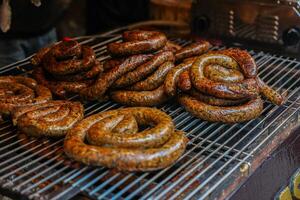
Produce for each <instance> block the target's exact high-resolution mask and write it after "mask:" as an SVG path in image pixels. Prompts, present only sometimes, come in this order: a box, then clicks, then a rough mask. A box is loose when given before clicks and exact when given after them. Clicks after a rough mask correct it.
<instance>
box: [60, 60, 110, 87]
mask: <svg viewBox="0 0 300 200" xmlns="http://www.w3.org/2000/svg"><path fill="white" fill-rule="evenodd" d="M103 71H104V69H103V65H102V64H101V63H100V62H99V61H95V64H94V65H93V67H92V68H91V69H89V70H88V71H86V72H79V73H77V74H69V75H55V77H54V78H55V79H56V80H59V81H65V80H67V81H68V82H73V81H84V80H88V79H92V78H95V77H96V76H98V75H99V74H100V73H102V72H103Z"/></svg>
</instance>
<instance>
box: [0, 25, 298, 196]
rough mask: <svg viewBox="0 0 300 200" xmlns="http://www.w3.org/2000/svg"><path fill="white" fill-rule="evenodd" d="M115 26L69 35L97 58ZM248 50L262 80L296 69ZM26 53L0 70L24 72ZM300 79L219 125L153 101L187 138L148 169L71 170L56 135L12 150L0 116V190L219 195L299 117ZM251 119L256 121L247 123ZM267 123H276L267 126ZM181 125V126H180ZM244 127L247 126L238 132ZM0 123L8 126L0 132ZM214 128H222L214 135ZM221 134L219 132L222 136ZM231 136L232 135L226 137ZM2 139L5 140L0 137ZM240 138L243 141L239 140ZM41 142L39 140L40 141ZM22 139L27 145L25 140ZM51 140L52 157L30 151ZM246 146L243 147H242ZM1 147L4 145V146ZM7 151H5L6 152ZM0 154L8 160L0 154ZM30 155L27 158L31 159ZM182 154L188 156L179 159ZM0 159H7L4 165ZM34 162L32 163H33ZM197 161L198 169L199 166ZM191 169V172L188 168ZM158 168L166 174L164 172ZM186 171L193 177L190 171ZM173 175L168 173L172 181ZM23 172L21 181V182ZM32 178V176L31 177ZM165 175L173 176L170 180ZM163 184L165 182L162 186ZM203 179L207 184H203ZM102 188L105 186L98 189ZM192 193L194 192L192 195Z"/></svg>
mask: <svg viewBox="0 0 300 200" xmlns="http://www.w3.org/2000/svg"><path fill="white" fill-rule="evenodd" d="M121 30H122V29H119V30H116V31H113V32H109V33H106V34H102V35H99V36H92V37H78V38H76V39H77V40H79V41H81V42H82V43H85V44H88V45H90V44H94V46H92V47H93V48H96V55H97V58H98V60H100V61H102V60H105V59H107V58H108V57H107V56H103V55H104V54H105V45H106V44H107V43H109V42H112V41H120V38H121V36H120V35H119V34H118V33H120V31H121ZM174 41H175V42H177V43H180V44H183V45H186V44H188V43H190V42H191V41H186V40H182V39H174ZM213 48H214V49H222V48H225V47H224V46H221V47H216V46H215V47H213ZM249 52H250V53H251V54H252V56H253V57H254V58H255V60H256V62H257V64H258V67H259V68H260V70H259V74H260V75H261V78H262V79H264V80H266V82H267V83H269V84H270V85H271V86H273V85H275V86H279V85H281V87H279V88H278V89H282V88H283V86H284V85H282V84H281V83H282V81H283V83H284V84H287V83H289V82H291V81H293V80H294V78H295V77H297V75H299V73H300V62H299V61H298V60H296V59H293V58H289V57H283V56H278V55H271V54H269V53H265V52H262V51H260V52H254V51H252V50H250V51H249ZM29 58H30V57H29ZM29 58H27V59H25V60H23V61H19V62H17V63H14V64H11V65H7V66H5V67H4V68H2V69H1V70H0V74H1V75H2V74H3V75H8V74H14V73H28V72H30V65H29ZM27 67H28V69H27ZM293 70H295V73H294V74H291V72H294V71H293ZM275 71H277V72H275ZM283 72H285V73H286V75H282V76H279V77H278V75H276V73H281V74H282V73H283ZM274 73H275V75H274ZM281 74H279V75H281ZM287 75H290V76H289V78H287V79H288V80H285V81H284V80H283V79H286V77H285V76H287ZM268 77H269V78H268ZM276 77H278V79H277V80H275V78H276ZM266 78H268V79H266ZM299 86H300V79H299V80H298V81H295V82H293V83H291V85H289V86H288V87H285V89H286V90H285V91H288V93H289V98H288V101H287V102H286V103H285V104H284V105H283V106H281V107H278V106H275V105H272V104H270V103H268V102H267V103H266V105H265V108H264V111H265V112H264V114H263V116H264V117H263V120H261V121H260V120H259V119H257V120H252V121H250V122H246V123H242V124H235V125H224V124H218V123H208V122H204V121H201V120H199V119H196V118H194V117H192V116H191V115H190V114H188V113H186V112H184V111H183V107H181V106H178V105H177V104H174V103H167V104H165V105H163V106H161V107H159V108H160V109H162V110H164V111H165V112H167V113H168V114H170V115H171V116H172V118H173V121H174V122H175V124H176V127H177V128H179V129H181V130H188V132H187V135H188V137H189V138H190V139H191V142H190V143H189V145H188V149H187V151H186V152H185V154H184V156H183V157H181V158H180V160H179V162H177V164H176V165H174V166H173V167H171V168H167V169H164V170H160V171H158V172H151V173H125V175H124V173H118V172H115V171H113V170H107V169H104V168H92V167H87V166H80V168H79V169H76V168H75V169H72V168H70V166H67V165H63V162H64V159H65V156H64V155H63V154H62V152H60V153H61V154H57V155H56V154H55V152H56V151H58V150H61V145H62V141H63V139H60V140H58V141H54V142H53V141H52V142H51V141H50V142H49V141H48V140H46V139H45V140H43V141H45V142H42V143H41V142H39V143H40V145H39V144H37V145H35V146H33V147H30V149H29V150H25V151H23V152H21V153H20V151H19V150H22V148H24V145H22V146H20V144H19V149H17V150H16V149H14V150H10V151H8V150H9V149H10V148H11V147H14V146H15V145H18V142H19V141H14V138H16V137H17V133H16V131H15V128H13V129H10V128H11V125H10V123H8V122H4V123H2V124H0V153H1V154H0V188H1V189H0V191H1V192H3V194H7V195H9V196H13V197H18V198H19V197H22V198H28V199H69V198H71V197H73V196H75V195H76V194H78V193H80V192H83V193H84V194H85V195H87V196H89V197H91V198H94V199H97V198H98V199H110V198H114V199H123V198H126V199H131V198H137V197H139V198H141V199H146V198H149V197H152V198H153V197H155V198H156V199H160V198H166V197H168V196H166V195H168V194H169V193H168V192H169V191H170V190H172V189H174V188H176V187H180V189H179V190H177V192H173V193H172V192H171V196H170V199H174V198H178V197H179V196H178V195H182V193H181V194H179V193H180V191H183V192H184V190H185V189H186V188H187V189H188V192H185V193H186V194H187V195H186V196H183V197H184V198H186V199H189V198H192V197H193V198H197V199H204V198H214V197H219V198H222V197H221V196H220V195H221V193H224V194H228V193H230V191H232V189H233V188H234V187H236V186H237V185H239V184H240V183H241V181H242V180H243V179H244V178H245V177H247V176H248V175H249V173H251V171H253V170H255V168H256V167H257V166H258V165H259V163H260V162H258V161H257V160H260V159H262V158H263V157H265V156H266V155H265V154H266V153H270V152H271V151H272V150H273V149H274V148H275V147H276V146H277V145H276V144H278V143H279V138H281V139H282V138H285V137H287V136H288V134H289V132H290V131H289V130H290V129H291V128H292V127H294V126H295V125H296V124H299V119H298V118H299V116H298V115H299V107H300V106H299V105H300V100H299V97H300V87H299ZM76 98H77V96H73V97H71V98H70V99H76ZM118 107H121V105H118V104H116V103H112V102H105V103H95V102H94V103H87V104H86V105H85V108H86V110H85V111H86V114H87V115H90V114H94V113H97V112H100V111H104V110H108V109H112V108H118ZM260 119H261V118H260ZM255 122H257V123H258V124H256V125H254V123H255ZM274 122H277V123H278V124H275V125H274V124H273V123H274ZM185 124H188V125H186V126H184V125H185ZM182 126H184V128H185V129H182V128H183V127H182ZM245 129H248V130H246V131H245ZM3 130H4V131H6V130H7V131H6V132H4V133H2V131H3ZM221 131H224V132H223V133H222V134H220V133H221ZM251 134H252V135H251ZM10 135H11V136H10ZM236 136H241V137H242V138H243V139H237V138H235V137H236ZM3 138H4V139H3ZM223 138H225V141H224V139H223ZM232 140H237V141H235V142H232ZM7 142H9V143H8V144H5V143H7ZM241 142H242V143H246V144H244V145H243V144H241ZM254 142H255V143H254ZM34 143H36V142H34V140H31V141H30V144H34ZM48 143H49V144H48ZM56 143H57V144H56ZM193 143H194V144H193ZM272 143H273V144H272ZM43 144H46V145H45V146H44V147H43ZM250 145H252V146H253V147H251V146H250ZM270 145H271V146H270ZM272 145H273V146H272ZM25 146H29V143H27V145H25ZM51 146H54V150H51V151H50V152H48V154H49V155H50V156H51V155H53V157H52V158H50V159H49V158H48V157H47V156H45V155H44V156H40V155H38V153H37V152H39V151H44V149H49V148H50V147H51ZM248 146H250V147H249V149H248V150H246V147H248ZM5 149H7V150H6V151H5ZM50 149H51V148H50ZM36 150H37V151H36ZM193 151H195V152H193ZM262 151H265V153H263V154H264V155H259V154H262V153H261V152H262ZM26 154H30V155H29V156H31V157H28V156H26V157H22V156H23V155H26ZM188 154H192V157H191V158H189V156H190V155H188ZM9 155H11V156H10V157H9V158H7V156H9ZM12 156H13V157H12ZM56 157H57V158H58V157H62V158H63V160H60V161H57V160H56ZM3 158H7V159H6V160H2V159H3ZM17 158H21V160H16V159H17ZM29 158H32V159H31V160H30V159H29ZM22 159H23V160H22ZM185 159H187V161H186V162H185ZM10 160H11V161H14V160H16V162H13V163H10ZM23 161H24V162H23ZM18 162H20V164H21V165H18ZM255 162H257V163H255ZM6 163H8V164H9V163H10V164H9V165H6ZM22 163H24V164H22ZM35 163H37V165H36V164H35ZM71 163H75V162H71ZM33 164H34V165H33ZM190 164H191V165H190ZM3 166H5V168H3ZM30 166H32V168H29V169H27V167H30ZM33 166H34V167H33ZM203 166H204V169H203V170H204V171H201V170H202V168H203ZM177 167H178V168H177ZM247 167H248V169H247ZM18 168H21V169H23V170H24V171H25V173H21V174H17V173H16V172H18V171H19V169H18ZM174 168H175V169H174ZM184 168H188V171H184V170H186V169H184ZM244 168H245V169H246V171H245V170H244ZM35 170H42V171H40V172H39V171H37V173H33V174H35V175H33V177H31V178H30V179H28V178H29V177H28V178H27V179H26V177H27V175H30V174H31V173H32V172H35ZM4 172H7V173H4ZM192 172H195V173H194V174H193V173H192ZM220 172H221V173H222V172H223V173H224V172H225V174H224V175H223V176H220V175H219V173H220ZM43 174H45V175H43ZM41 175H43V176H41ZM108 175H110V176H108ZM165 175H167V176H166V177H164V176H165ZM191 175H194V176H193V177H191ZM105 176H108V178H107V179H105V180H104V179H103V178H104V177H105ZM122 176H124V177H125V178H124V177H123V178H122V179H121V181H119V182H117V183H114V182H113V181H114V180H116V179H118V178H119V177H122ZM177 176H179V177H177ZM56 177H57V178H56ZM78 177H80V178H78ZM162 177H163V178H162ZM174 177H175V180H172V179H174ZM185 177H188V180H184V178H185ZM23 178H24V180H23V181H21V180H22V179H23ZM132 178H133V179H132ZM176 178H177V179H176ZM33 179H34V181H33V182H36V183H30V182H32V180H33ZM35 179H37V181H36V180H35ZM131 179H132V181H131V182H130V183H126V181H128V180H131ZM170 179H171V180H172V181H170ZM196 179H198V180H196ZM215 179H217V180H215ZM103 180H104V181H103ZM155 180H157V181H156V182H157V183H156V185H155V184H154V186H153V182H154V181H155ZM194 180H195V181H194ZM200 180H201V181H200ZM45 181H49V183H48V182H46V186H45V187H42V189H41V188H39V187H38V190H37V191H32V190H31V189H34V188H36V187H35V186H37V185H40V184H44V182H45ZM140 182H142V185H140ZM17 183H18V184H17ZM27 183H28V186H27ZM29 183H30V184H29ZM124 183H126V184H125V187H124V188H123V189H119V191H118V192H117V193H115V194H113V193H112V192H113V191H114V190H115V189H117V188H118V187H119V186H121V185H123V184H124ZM194 183H199V184H198V185H196V186H193V187H191V188H188V187H189V186H191V185H194ZM135 185H139V186H138V189H134V186H135ZM164 185H167V187H165V186H164ZM207 185H209V186H210V187H209V188H207V187H206V186H207ZM150 186H151V187H150ZM152 186H153V187H154V188H153V187H152ZM55 187H58V188H57V191H54V192H53V191H52V192H51V189H53V188H55ZM130 188H131V189H132V190H133V191H132V192H128V191H129V189H130ZM102 189H105V191H103V190H102ZM49 190H50V192H49ZM144 191H147V193H144V194H143V195H140V194H141V193H143V192H144ZM126 192H127V193H129V195H127V196H124V194H126ZM194 194H195V196H193V195H194ZM122 195H123V196H122Z"/></svg>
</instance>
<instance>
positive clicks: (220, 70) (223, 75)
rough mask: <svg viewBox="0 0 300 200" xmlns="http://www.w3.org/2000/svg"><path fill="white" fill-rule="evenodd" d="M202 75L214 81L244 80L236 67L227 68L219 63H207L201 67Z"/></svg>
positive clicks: (231, 81)
mask: <svg viewBox="0 0 300 200" xmlns="http://www.w3.org/2000/svg"><path fill="white" fill-rule="evenodd" d="M203 73H204V76H205V77H206V78H208V79H210V80H212V81H216V82H227V83H234V82H241V81H243V80H244V75H243V74H242V73H241V72H240V71H238V70H236V69H228V68H225V67H222V66H220V65H216V64H212V65H207V66H205V67H204V69H203Z"/></svg>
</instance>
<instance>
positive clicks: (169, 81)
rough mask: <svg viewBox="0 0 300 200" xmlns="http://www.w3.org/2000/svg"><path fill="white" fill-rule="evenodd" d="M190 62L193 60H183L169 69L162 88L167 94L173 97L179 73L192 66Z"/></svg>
mask: <svg viewBox="0 0 300 200" xmlns="http://www.w3.org/2000/svg"><path fill="white" fill-rule="evenodd" d="M192 64H193V61H189V62H184V63H181V64H179V65H177V66H176V67H174V68H173V69H171V70H170V72H169V73H168V74H167V76H166V79H165V82H164V90H165V93H166V94H167V95H168V96H170V97H173V96H175V95H176V93H177V82H178V78H179V75H180V74H181V73H182V72H183V71H185V70H187V69H189V68H190V67H191V66H192Z"/></svg>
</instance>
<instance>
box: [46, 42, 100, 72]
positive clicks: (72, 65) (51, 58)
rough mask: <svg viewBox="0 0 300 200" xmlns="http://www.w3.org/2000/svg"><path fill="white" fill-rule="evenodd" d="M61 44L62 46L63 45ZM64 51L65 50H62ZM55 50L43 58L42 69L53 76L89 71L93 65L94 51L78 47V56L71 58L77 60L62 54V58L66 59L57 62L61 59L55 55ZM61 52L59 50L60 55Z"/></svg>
mask: <svg viewBox="0 0 300 200" xmlns="http://www.w3.org/2000/svg"><path fill="white" fill-rule="evenodd" d="M65 43H66V42H63V43H62V44H65ZM64 49H65V48H64ZM55 50H56V48H53V49H52V50H49V52H48V53H47V54H46V55H45V56H44V58H43V59H44V61H43V62H44V63H43V67H44V69H45V70H47V71H48V72H50V73H51V74H53V75H67V74H73V73H77V72H81V71H87V70H89V69H90V68H91V67H92V66H93V65H94V63H95V53H94V50H93V49H92V48H90V47H87V46H82V47H80V54H79V55H76V54H74V55H73V56H74V57H75V56H76V57H79V58H78V59H74V58H71V59H70V58H69V56H67V55H66V54H63V56H62V57H64V56H65V57H66V58H67V59H66V60H62V61H58V59H61V57H60V56H59V55H57V53H56V52H57V51H55ZM61 51H62V50H59V52H60V54H61V53H63V52H61Z"/></svg>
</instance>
